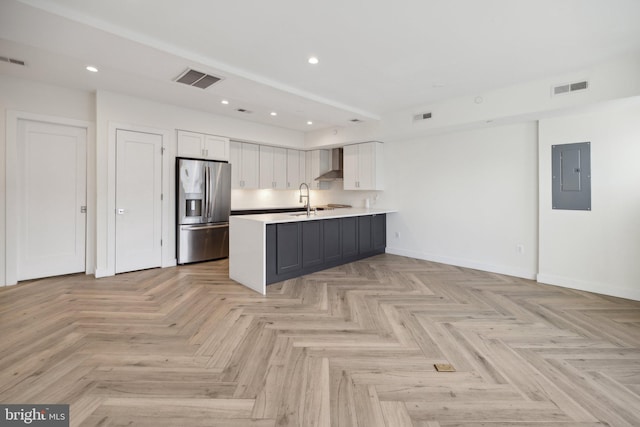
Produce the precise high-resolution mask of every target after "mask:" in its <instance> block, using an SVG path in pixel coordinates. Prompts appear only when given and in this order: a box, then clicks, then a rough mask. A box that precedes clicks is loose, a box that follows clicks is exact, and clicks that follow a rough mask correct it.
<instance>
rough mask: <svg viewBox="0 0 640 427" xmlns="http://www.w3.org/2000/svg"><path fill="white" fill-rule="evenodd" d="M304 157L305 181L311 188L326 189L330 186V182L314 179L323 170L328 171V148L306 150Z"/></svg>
mask: <svg viewBox="0 0 640 427" xmlns="http://www.w3.org/2000/svg"><path fill="white" fill-rule="evenodd" d="M304 154H305V157H306V162H305V163H306V169H307V170H306V174H305V176H306V178H305V182H306V183H307V184H309V188H310V189H311V190H327V189H328V188H329V187H331V183H330V182H321V181H316V178H317V177H319V176H320V175H322V174H323V173H325V172H329V169H331V165H330V159H329V157H330V151H329V150H313V151H307V152H306V153H304Z"/></svg>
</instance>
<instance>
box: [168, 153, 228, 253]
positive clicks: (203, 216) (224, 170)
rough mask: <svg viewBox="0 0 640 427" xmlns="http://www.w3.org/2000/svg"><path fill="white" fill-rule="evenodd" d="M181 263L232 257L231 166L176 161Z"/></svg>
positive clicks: (178, 248)
mask: <svg viewBox="0 0 640 427" xmlns="http://www.w3.org/2000/svg"><path fill="white" fill-rule="evenodd" d="M176 181H177V182H176V191H177V193H178V194H177V197H176V200H177V205H178V206H177V212H176V218H177V223H178V224H177V239H176V241H177V253H178V264H185V263H189V262H197V261H207V260H212V259H218V258H225V257H228V256H229V213H230V211H231V165H230V164H229V163H225V162H216V161H211V160H194V159H184V158H180V157H178V158H177V159H176Z"/></svg>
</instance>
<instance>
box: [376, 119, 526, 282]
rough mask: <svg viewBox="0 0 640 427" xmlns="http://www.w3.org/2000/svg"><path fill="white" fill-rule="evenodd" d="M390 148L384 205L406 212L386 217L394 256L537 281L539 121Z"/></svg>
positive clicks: (393, 144)
mask: <svg viewBox="0 0 640 427" xmlns="http://www.w3.org/2000/svg"><path fill="white" fill-rule="evenodd" d="M384 149H385V158H386V164H385V168H386V170H387V171H388V173H387V174H386V178H385V180H386V188H385V192H384V196H382V197H384V199H383V200H381V202H379V203H381V204H383V205H385V206H392V207H395V208H397V209H398V210H399V213H398V214H394V215H389V216H388V219H387V252H390V253H395V254H399V255H406V256H410V257H414V258H420V259H426V260H431V261H437V262H443V263H447V264H453V265H458V266H465V267H471V268H476V269H481V270H486V271H492V272H498V273H503V274H509V275H513V276H519V277H525V278H535V275H536V272H537V269H536V267H537V249H538V248H537V197H538V193H537V126H536V123H535V122H527V123H520V124H513V125H507V126H497V127H488V128H485V129H478V130H471V131H463V132H454V133H448V134H443V135H437V136H425V137H422V138H415V139H411V140H405V141H398V142H388V143H386V144H385V147H384ZM396 232H397V233H399V237H396V234H395V233H396ZM518 245H522V248H523V253H519V252H518V251H517V247H518Z"/></svg>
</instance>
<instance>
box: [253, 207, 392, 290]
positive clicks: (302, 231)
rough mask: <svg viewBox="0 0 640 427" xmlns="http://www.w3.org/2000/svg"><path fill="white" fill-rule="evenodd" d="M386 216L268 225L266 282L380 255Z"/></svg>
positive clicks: (385, 232)
mask: <svg viewBox="0 0 640 427" xmlns="http://www.w3.org/2000/svg"><path fill="white" fill-rule="evenodd" d="M386 224H387V222H386V215H385V214H380V215H366V216H355V217H347V218H333V219H324V220H323V219H319V220H314V221H301V222H290V223H283V224H267V226H266V276H267V277H266V283H267V284H272V283H276V282H280V281H282V280H287V279H292V278H294V277H298V276H302V275H304V274H309V273H313V272H316V271H320V270H325V269H327V268H331V267H336V266H338V265H342V264H346V263H348V262H353V261H357V260H359V259H363V258H367V257H370V256H373V255H377V254H382V253H384V251H385V247H386V243H387V239H386V236H387V230H386Z"/></svg>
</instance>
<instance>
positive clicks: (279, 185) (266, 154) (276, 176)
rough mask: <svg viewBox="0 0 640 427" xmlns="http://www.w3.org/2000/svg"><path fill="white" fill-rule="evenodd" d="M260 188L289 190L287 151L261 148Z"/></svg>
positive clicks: (275, 148)
mask: <svg viewBox="0 0 640 427" xmlns="http://www.w3.org/2000/svg"><path fill="white" fill-rule="evenodd" d="M260 188H271V189H274V190H284V189H286V188H287V150H286V149H284V148H278V147H269V146H267V145H261V146H260Z"/></svg>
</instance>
